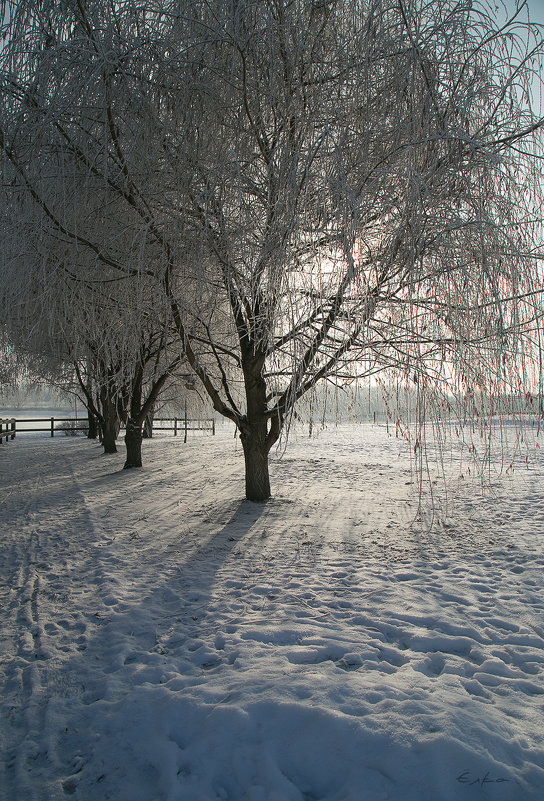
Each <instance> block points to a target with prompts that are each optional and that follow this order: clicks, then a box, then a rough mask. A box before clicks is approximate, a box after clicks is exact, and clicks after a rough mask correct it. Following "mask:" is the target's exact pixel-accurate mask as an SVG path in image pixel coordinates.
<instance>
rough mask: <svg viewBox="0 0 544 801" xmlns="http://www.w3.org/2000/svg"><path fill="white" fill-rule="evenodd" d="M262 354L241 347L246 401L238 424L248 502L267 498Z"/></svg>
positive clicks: (268, 487) (267, 474)
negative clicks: (245, 409)
mask: <svg viewBox="0 0 544 801" xmlns="http://www.w3.org/2000/svg"><path fill="white" fill-rule="evenodd" d="M264 359H265V355H264V354H263V353H256V352H255V350H254V349H253V347H252V346H248V347H247V348H245V349H244V352H243V358H242V369H243V371H244V383H245V391H246V401H247V414H246V416H245V417H244V418H243V419H242V420H241V422H240V424H239V428H240V440H241V442H242V447H243V449H244V460H245V472H246V498H247V499H248V501H266V500H268V498H270V475H269V471H268V454H269V452H270V444H269V442H268V440H267V434H268V421H267V417H266V408H267V403H266V382H265V380H264V379H263V377H262V369H263V365H264Z"/></svg>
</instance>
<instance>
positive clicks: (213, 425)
mask: <svg viewBox="0 0 544 801" xmlns="http://www.w3.org/2000/svg"><path fill="white" fill-rule="evenodd" d="M212 437H215V417H214V418H213V419H212Z"/></svg>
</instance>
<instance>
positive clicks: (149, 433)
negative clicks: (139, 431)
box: [143, 409, 155, 439]
mask: <svg viewBox="0 0 544 801" xmlns="http://www.w3.org/2000/svg"><path fill="white" fill-rule="evenodd" d="M154 417H155V410H154V409H151V411H150V412H148V413H147V414H146V416H145V420H144V427H143V437H144V439H151V438H152V437H153V418H154Z"/></svg>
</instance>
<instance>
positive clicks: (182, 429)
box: [0, 417, 215, 445]
mask: <svg viewBox="0 0 544 801" xmlns="http://www.w3.org/2000/svg"><path fill="white" fill-rule="evenodd" d="M17 422H19V423H20V424H24V428H21V427H20V426H19V427H18V426H17ZM28 423H47V425H46V426H40V428H28V427H27V424H28ZM59 423H60V426H59ZM157 423H163V424H164V425H156V424H157ZM66 424H69V425H66ZM167 424H169V425H167ZM88 428H89V425H88V422H87V420H85V419H79V420H77V419H75V418H74V417H25V418H24V419H21V420H19V421H17V419H16V418H15V417H10V418H1V417H0V445H2V444H3V443H4V440H5V441H6V442H7V441H8V439H15V437H16V435H19V434H31V433H40V432H43V433H49V434H50V436H51V437H54V436H55V434H76V433H77V432H78V431H88ZM152 431H173V432H174V436H175V437H176V436H177V435H178V433H179V434H182V433H183V434H184V441H185V442H187V432H188V431H211V432H212V434H213V435H215V420H214V419H212V418H210V419H204V420H190V419H189V418H187V417H156V418H155V420H154V421H153V426H152Z"/></svg>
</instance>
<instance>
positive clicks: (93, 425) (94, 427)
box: [87, 411, 98, 439]
mask: <svg viewBox="0 0 544 801" xmlns="http://www.w3.org/2000/svg"><path fill="white" fill-rule="evenodd" d="M87 420H88V426H89V427H88V429H87V439H96V438H97V437H98V421H97V419H96V417H95V416H94V414H93V413H92V412H90V411H88V412H87Z"/></svg>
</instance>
